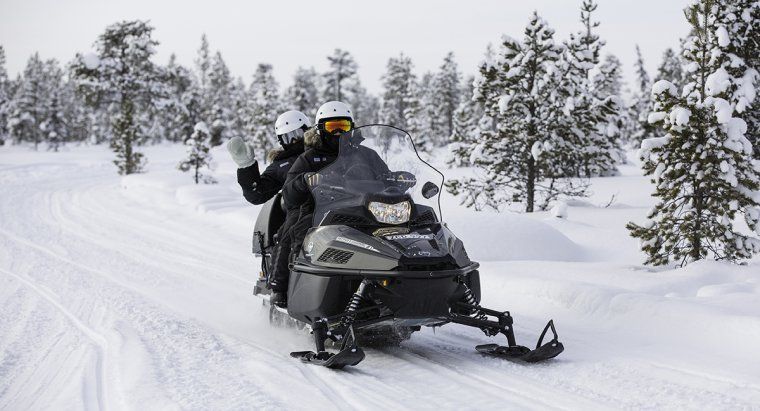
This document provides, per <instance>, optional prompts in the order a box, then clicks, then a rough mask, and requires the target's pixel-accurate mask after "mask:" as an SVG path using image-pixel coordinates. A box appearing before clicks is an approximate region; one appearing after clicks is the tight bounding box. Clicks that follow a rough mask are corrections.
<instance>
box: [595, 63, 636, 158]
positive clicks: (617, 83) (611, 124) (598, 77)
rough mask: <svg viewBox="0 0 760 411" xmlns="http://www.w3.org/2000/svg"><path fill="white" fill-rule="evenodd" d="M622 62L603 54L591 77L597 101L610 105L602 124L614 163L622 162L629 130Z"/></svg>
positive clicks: (629, 121)
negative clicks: (623, 94) (625, 133)
mask: <svg viewBox="0 0 760 411" xmlns="http://www.w3.org/2000/svg"><path fill="white" fill-rule="evenodd" d="M622 77H623V75H622V64H621V63H620V60H618V58H617V57H615V56H614V55H612V54H608V55H607V56H605V58H604V61H603V62H602V63H601V64H600V65H599V66H598V67H597V70H596V73H594V75H593V76H592V78H591V89H592V93H593V95H594V96H595V98H597V99H598V100H599V101H601V102H604V101H605V100H607V102H606V103H607V104H608V105H609V106H610V107H611V110H609V111H607V112H606V115H605V118H606V121H605V123H604V125H603V127H604V129H605V135H606V136H607V138H608V140H609V142H610V150H611V155H612V159H613V160H614V161H615V162H616V163H624V162H625V161H626V159H625V152H624V151H623V149H622V147H623V144H624V142H625V141H627V140H628V138H627V136H625V135H624V132H625V131H626V130H630V123H631V118H630V117H629V112H628V110H627V109H626V107H625V103H624V102H623V98H622V90H623V80H622Z"/></svg>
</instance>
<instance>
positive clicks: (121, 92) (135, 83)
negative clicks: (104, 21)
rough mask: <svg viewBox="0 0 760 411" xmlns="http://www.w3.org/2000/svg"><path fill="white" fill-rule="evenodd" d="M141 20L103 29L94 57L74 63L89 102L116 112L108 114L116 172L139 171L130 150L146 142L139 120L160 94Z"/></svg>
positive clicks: (151, 44) (140, 163) (147, 27)
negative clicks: (109, 116)
mask: <svg viewBox="0 0 760 411" xmlns="http://www.w3.org/2000/svg"><path fill="white" fill-rule="evenodd" d="M152 31H153V28H152V27H151V26H150V25H148V23H147V22H144V21H139V20H136V21H124V22H120V23H116V24H113V25H111V26H108V27H107V28H106V30H105V32H104V33H103V34H101V35H100V37H99V38H98V41H97V42H96V43H95V47H96V50H97V55H95V54H88V55H78V56H77V59H76V61H75V63H74V64H73V68H74V76H75V78H76V80H77V82H78V83H79V84H78V85H79V88H80V90H82V91H83V92H85V93H87V94H88V95H89V97H88V101H89V102H90V103H91V104H97V105H98V106H100V107H103V106H104V105H109V106H111V107H113V108H114V109H115V110H118V111H117V113H116V114H115V115H113V117H112V118H113V121H112V136H111V148H112V149H113V150H114V152H115V153H116V160H115V161H114V163H115V164H116V166H117V167H118V170H119V173H120V174H132V173H137V172H140V171H141V170H142V167H143V165H144V158H143V156H142V154H141V153H139V152H137V151H136V150H135V146H136V145H138V144H140V143H141V142H142V141H144V140H145V139H146V138H147V135H145V134H144V133H145V130H144V127H143V124H141V122H142V121H145V120H146V119H147V117H148V115H150V111H151V110H152V109H153V107H154V105H155V104H156V102H157V99H158V98H159V96H161V95H162V94H163V93H164V91H163V90H160V87H162V84H161V82H160V81H159V76H158V74H159V73H158V70H157V68H156V67H155V65H154V64H153V63H152V62H151V60H150V58H151V56H152V55H153V53H154V52H155V46H156V45H157V44H158V42H156V41H155V40H153V39H152V38H151V33H152Z"/></svg>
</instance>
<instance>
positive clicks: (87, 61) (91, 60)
mask: <svg viewBox="0 0 760 411" xmlns="http://www.w3.org/2000/svg"><path fill="white" fill-rule="evenodd" d="M82 62H83V63H84V66H85V67H87V69H88V70H95V69H96V68H98V66H100V58H99V57H98V56H97V54H95V53H85V54H84V55H83V56H82Z"/></svg>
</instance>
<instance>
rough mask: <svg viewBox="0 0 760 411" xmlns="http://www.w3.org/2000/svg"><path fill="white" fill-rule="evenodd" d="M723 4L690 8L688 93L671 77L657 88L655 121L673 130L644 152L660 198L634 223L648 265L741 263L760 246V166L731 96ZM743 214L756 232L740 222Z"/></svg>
mask: <svg viewBox="0 0 760 411" xmlns="http://www.w3.org/2000/svg"><path fill="white" fill-rule="evenodd" d="M722 6H724V4H722V3H718V2H714V1H713V0H699V1H696V2H694V3H693V4H692V5H691V6H690V7H689V8H688V9H687V12H686V15H687V18H688V20H689V23H690V24H691V26H692V32H691V35H690V37H689V38H688V39H687V41H686V44H685V50H684V55H683V59H684V62H685V63H686V68H687V73H688V74H687V77H686V80H687V81H688V83H687V84H686V86H684V90H683V92H682V93H679V92H678V90H677V89H676V87H675V86H674V85H673V84H672V83H670V82H668V81H667V80H660V81H659V82H657V83H655V85H654V86H653V88H652V93H653V95H654V97H655V105H654V111H653V112H652V113H651V114H650V116H649V120H650V121H651V122H652V123H653V124H656V125H659V126H661V127H662V129H663V130H664V132H665V133H667V134H665V136H663V137H659V138H652V139H647V140H644V142H643V144H642V149H641V152H640V157H641V159H642V161H643V167H644V170H645V172H646V174H647V175H650V176H652V181H653V183H654V184H655V193H654V196H656V197H657V198H658V199H659V202H658V203H657V204H656V205H655V206H654V208H653V209H652V210H651V211H650V212H649V214H648V216H647V221H646V222H645V223H644V224H642V225H639V224H635V223H629V224H628V226H627V227H628V229H629V230H630V231H631V234H632V235H633V236H634V237H636V238H639V239H640V240H641V247H642V250H643V251H644V252H646V254H647V260H646V263H647V264H655V265H663V264H668V263H671V262H675V263H677V264H680V265H684V264H687V263H689V262H692V261H695V260H700V259H705V258H713V259H718V260H728V261H736V260H741V259H746V258H750V257H752V255H753V254H756V253H758V252H760V240H759V239H758V238H757V237H758V236H760V165H759V164H758V163H757V162H756V161H755V162H753V161H752V159H751V154H752V146H751V144H750V142H749V141H748V140H747V138H746V137H745V133H746V131H747V123H746V122H745V121H744V120H742V119H741V118H739V117H735V116H734V108H733V104H732V102H731V101H730V100H731V99H732V80H731V76H730V74H729V73H728V72H727V70H726V69H725V67H726V66H727V65H731V64H732V63H731V62H732V59H733V57H732V56H731V55H730V54H729V53H724V52H723V51H722V50H721V48H722V47H723V46H722V45H724V44H725V43H726V40H727V39H725V37H724V36H725V35H726V32H725V30H724V28H725V26H723V25H722V24H721V22H720V20H718V19H717V18H716V13H717V12H718V10H719V9H720V8H721V7H722ZM721 27H723V29H722V28H721ZM739 216H743V217H744V219H743V220H744V223H746V225H747V226H748V227H749V229H750V231H751V232H754V235H753V234H749V233H748V232H747V231H745V230H744V229H742V227H741V225H743V224H741V223H740V225H739V226H737V223H738V222H739V221H738V217H739Z"/></svg>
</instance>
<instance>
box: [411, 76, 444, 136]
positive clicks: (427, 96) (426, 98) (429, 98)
mask: <svg viewBox="0 0 760 411" xmlns="http://www.w3.org/2000/svg"><path fill="white" fill-rule="evenodd" d="M435 83H436V75H434V74H433V73H430V72H427V73H425V74H423V75H422V78H421V79H420V81H419V84H418V90H419V111H418V114H417V119H416V120H417V123H418V124H419V130H418V133H419V135H417V136H414V137H415V140H419V141H420V143H421V144H423V143H422V141H425V142H427V143H428V144H432V145H436V144H437V143H438V142H439V141H441V142H443V141H446V136H444V133H445V130H444V127H445V125H444V122H443V121H441V120H442V119H441V117H439V111H440V110H439V108H438V107H437V106H436V104H438V103H439V102H440V98H438V97H437V96H436V93H437V92H438V90H436V85H435Z"/></svg>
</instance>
